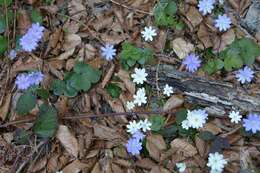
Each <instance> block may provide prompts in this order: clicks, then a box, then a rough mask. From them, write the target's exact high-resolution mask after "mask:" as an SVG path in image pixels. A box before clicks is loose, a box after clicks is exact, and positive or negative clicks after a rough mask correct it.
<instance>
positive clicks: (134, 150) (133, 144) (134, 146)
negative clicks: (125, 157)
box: [126, 138, 142, 155]
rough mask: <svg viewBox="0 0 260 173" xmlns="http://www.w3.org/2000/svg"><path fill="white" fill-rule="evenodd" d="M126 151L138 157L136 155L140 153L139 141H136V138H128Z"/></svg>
mask: <svg viewBox="0 0 260 173" xmlns="http://www.w3.org/2000/svg"><path fill="white" fill-rule="evenodd" d="M126 149H127V151H128V153H130V154H132V155H138V154H140V151H141V150H142V143H141V142H140V140H138V139H136V138H130V139H129V140H128V141H127V144H126Z"/></svg>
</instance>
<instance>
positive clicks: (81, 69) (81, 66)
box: [73, 62, 90, 74]
mask: <svg viewBox="0 0 260 173" xmlns="http://www.w3.org/2000/svg"><path fill="white" fill-rule="evenodd" d="M89 69H90V66H89V65H88V64H85V63H84V62H77V63H76V64H75V66H74V68H73V70H74V72H76V73H79V74H82V73H88V72H89Z"/></svg>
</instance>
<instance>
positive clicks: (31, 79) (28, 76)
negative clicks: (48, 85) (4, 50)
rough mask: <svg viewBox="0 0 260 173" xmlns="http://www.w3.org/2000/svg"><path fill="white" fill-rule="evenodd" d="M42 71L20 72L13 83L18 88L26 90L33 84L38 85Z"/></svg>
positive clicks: (41, 78)
mask: <svg viewBox="0 0 260 173" xmlns="http://www.w3.org/2000/svg"><path fill="white" fill-rule="evenodd" d="M43 78H44V75H43V74H42V72H31V73H21V74H19V75H18V76H17V77H16V80H15V84H16V85H17V88H18V89H20V90H26V89H28V88H29V87H31V86H33V85H39V84H40V82H41V81H42V80H43Z"/></svg>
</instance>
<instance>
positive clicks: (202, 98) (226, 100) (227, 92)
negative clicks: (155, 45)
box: [147, 65, 260, 116]
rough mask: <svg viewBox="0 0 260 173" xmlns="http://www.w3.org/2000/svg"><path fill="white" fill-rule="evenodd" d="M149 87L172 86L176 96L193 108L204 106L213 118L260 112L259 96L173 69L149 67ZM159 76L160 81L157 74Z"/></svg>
mask: <svg viewBox="0 0 260 173" xmlns="http://www.w3.org/2000/svg"><path fill="white" fill-rule="evenodd" d="M147 70H148V74H149V79H148V83H149V84H151V85H152V86H153V87H154V88H156V82H158V83H159V85H160V88H163V87H164V85H165V84H169V85H171V86H172V87H173V88H174V90H175V92H181V93H183V94H184V95H185V96H186V100H187V101H188V102H191V103H192V104H198V105H202V106H205V107H206V109H207V111H209V113H211V114H215V115H218V116H223V115H225V114H226V110H231V109H233V108H236V109H238V110H240V111H243V112H251V111H256V112H260V95H257V94H256V95H255V96H251V95H249V94H248V93H246V91H244V90H243V89H242V88H240V87H236V88H235V87H234V86H233V85H232V84H231V83H224V82H220V81H215V80H214V81H213V80H209V79H207V78H203V77H199V76H196V75H193V74H191V73H187V72H180V71H178V70H176V69H175V68H174V67H173V66H170V65H160V67H159V69H158V67H157V66H152V67H149V68H148V69H147ZM157 73H158V74H159V76H158V77H157V76H156V74H157ZM157 80H158V81H157Z"/></svg>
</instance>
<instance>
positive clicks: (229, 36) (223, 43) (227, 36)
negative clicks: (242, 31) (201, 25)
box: [213, 29, 236, 52]
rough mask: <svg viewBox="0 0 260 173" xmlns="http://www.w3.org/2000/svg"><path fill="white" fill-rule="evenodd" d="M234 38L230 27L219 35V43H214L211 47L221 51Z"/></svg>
mask: <svg viewBox="0 0 260 173" xmlns="http://www.w3.org/2000/svg"><path fill="white" fill-rule="evenodd" d="M235 38H236V35H235V32H234V29H230V30H228V31H227V32H225V33H224V34H222V35H221V38H220V45H219V44H215V45H214V47H213V50H215V51H218V52H220V51H222V50H224V49H225V48H226V47H227V46H228V45H230V44H231V43H232V42H233V41H234V40H235Z"/></svg>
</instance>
